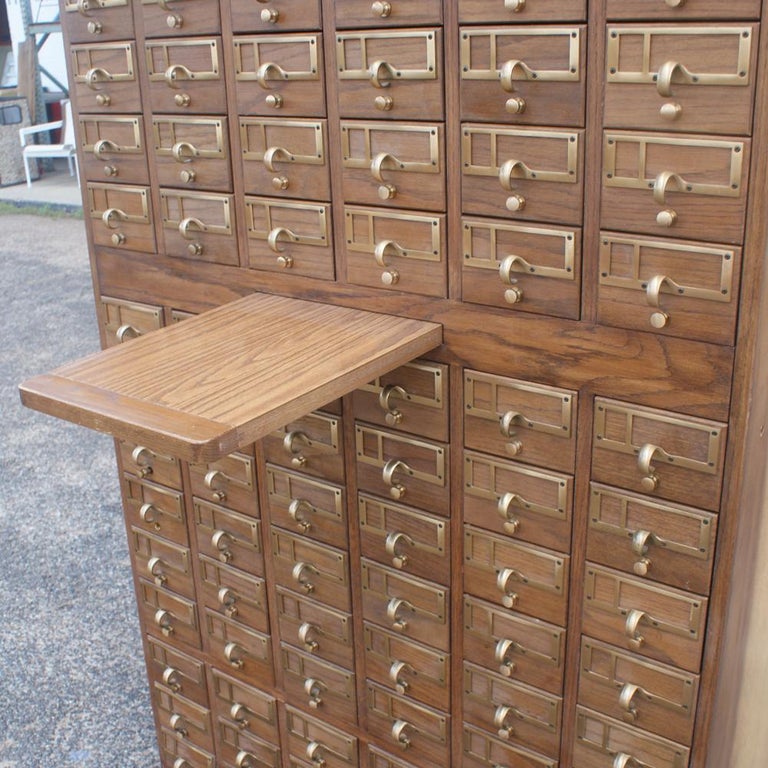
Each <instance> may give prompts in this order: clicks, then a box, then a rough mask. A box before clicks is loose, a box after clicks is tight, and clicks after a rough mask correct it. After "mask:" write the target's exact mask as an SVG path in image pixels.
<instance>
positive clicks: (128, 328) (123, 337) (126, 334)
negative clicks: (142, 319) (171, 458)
mask: <svg viewBox="0 0 768 768" xmlns="http://www.w3.org/2000/svg"><path fill="white" fill-rule="evenodd" d="M139 336H141V333H139V331H138V330H137V329H136V328H134V327H133V326H132V325H121V326H120V327H119V328H118V329H117V330H116V331H115V338H116V339H117V340H118V342H119V343H120V344H122V343H123V342H125V341H130V340H131V339H138V338H139ZM150 471H151V470H150ZM142 477H143V475H142Z"/></svg>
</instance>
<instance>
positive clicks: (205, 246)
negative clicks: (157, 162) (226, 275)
mask: <svg viewBox="0 0 768 768" xmlns="http://www.w3.org/2000/svg"><path fill="white" fill-rule="evenodd" d="M160 211H161V215H162V219H163V243H164V246H165V252H166V253H167V255H168V256H175V257H177V258H181V259H194V260H196V261H207V262H213V263H216V264H228V265H231V266H237V264H238V261H239V257H238V251H237V236H236V232H235V222H234V198H233V197H232V195H208V194H204V193H202V192H177V191H174V190H172V189H161V190H160Z"/></svg>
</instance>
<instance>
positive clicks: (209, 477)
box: [189, 453, 259, 517]
mask: <svg viewBox="0 0 768 768" xmlns="http://www.w3.org/2000/svg"><path fill="white" fill-rule="evenodd" d="M189 480H190V484H191V486H192V493H194V494H195V496H198V497H200V498H203V499H205V500H206V501H212V502H216V503H219V504H226V506H227V507H231V508H232V509H236V510H238V511H240V512H243V513H244V514H246V515H253V516H254V517H258V514H259V506H258V498H257V492H256V466H255V461H254V459H253V457H252V456H247V455H246V454H244V453H231V454H229V455H228V456H223V457H222V458H220V459H218V460H217V461H213V462H211V463H210V464H190V465H189Z"/></svg>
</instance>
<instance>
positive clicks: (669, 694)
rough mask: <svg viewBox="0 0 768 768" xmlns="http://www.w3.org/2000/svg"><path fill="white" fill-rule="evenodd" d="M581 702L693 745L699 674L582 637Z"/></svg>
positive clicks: (591, 707) (617, 718)
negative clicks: (645, 658) (649, 660)
mask: <svg viewBox="0 0 768 768" xmlns="http://www.w3.org/2000/svg"><path fill="white" fill-rule="evenodd" d="M580 669H581V672H580V677H579V701H580V702H581V703H582V704H583V705H584V706H586V707H589V708H590V709H595V710H598V711H600V712H602V713H603V714H605V715H608V716H610V717H613V718H615V719H616V720H623V721H624V722H626V723H631V724H632V725H636V726H637V727H638V728H642V729H644V730H646V731H650V732H652V733H656V734H659V735H660V736H664V737H666V738H668V739H672V740H674V741H677V742H679V743H680V744H690V743H691V739H692V738H693V725H694V719H695V716H696V702H697V698H698V693H699V678H698V676H697V675H693V674H691V673H689V672H683V671H681V670H679V669H675V668H674V667H668V666H666V665H664V664H660V663H658V662H648V661H646V660H644V659H642V658H641V657H639V656H634V655H632V654H629V653H623V652H621V651H619V650H618V649H616V648H614V647H613V646H611V645H605V644H604V643H600V642H598V641H597V640H592V639H590V638H583V639H582V641H581V667H580Z"/></svg>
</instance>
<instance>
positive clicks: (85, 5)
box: [77, 0, 91, 16]
mask: <svg viewBox="0 0 768 768" xmlns="http://www.w3.org/2000/svg"><path fill="white" fill-rule="evenodd" d="M90 10H91V3H90V2H89V0H77V12H78V13H79V14H80V15H81V16H90V14H89V13H88V11H90Z"/></svg>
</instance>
